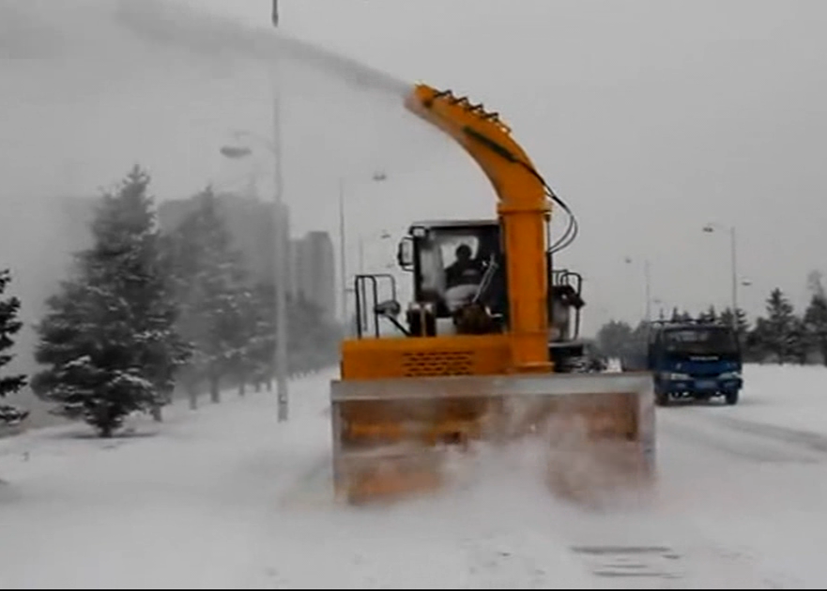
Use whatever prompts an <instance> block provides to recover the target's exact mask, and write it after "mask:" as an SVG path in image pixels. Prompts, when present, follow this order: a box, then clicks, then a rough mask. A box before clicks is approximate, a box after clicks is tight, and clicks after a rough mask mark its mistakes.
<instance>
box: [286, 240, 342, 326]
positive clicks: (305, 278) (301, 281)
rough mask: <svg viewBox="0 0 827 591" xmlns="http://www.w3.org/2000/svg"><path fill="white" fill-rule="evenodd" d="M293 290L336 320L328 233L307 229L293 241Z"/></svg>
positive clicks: (333, 276) (333, 256)
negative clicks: (305, 232) (301, 236)
mask: <svg viewBox="0 0 827 591" xmlns="http://www.w3.org/2000/svg"><path fill="white" fill-rule="evenodd" d="M291 246H292V248H291V257H290V258H291V262H290V268H291V273H292V279H293V281H294V283H293V286H294V291H293V293H294V294H295V295H297V296H299V297H302V298H304V299H305V300H307V301H309V302H312V303H314V304H315V305H317V306H318V307H319V308H320V309H321V310H322V312H323V313H324V315H325V317H326V318H327V320H328V321H331V322H333V321H335V319H336V259H335V255H334V251H333V241H332V240H331V238H330V234H328V233H327V232H320V231H314V232H308V233H307V234H306V235H305V236H304V237H303V238H301V239H300V240H294V241H292V245H291Z"/></svg>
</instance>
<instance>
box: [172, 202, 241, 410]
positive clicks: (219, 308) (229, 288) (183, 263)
mask: <svg viewBox="0 0 827 591" xmlns="http://www.w3.org/2000/svg"><path fill="white" fill-rule="evenodd" d="M196 200H197V201H198V209H197V210H196V211H194V212H193V213H192V214H190V215H189V216H188V217H187V218H186V219H185V220H184V222H183V223H182V224H181V225H180V226H179V227H178V229H177V230H176V232H175V234H174V235H173V236H172V237H171V242H172V244H171V246H170V248H171V252H172V254H171V259H172V261H173V263H172V264H173V267H174V274H175V277H176V284H177V289H176V299H177V300H178V302H179V305H180V306H181V317H180V322H179V326H180V330H181V332H182V334H183V335H185V337H186V338H187V340H188V341H189V342H191V343H192V344H193V347H194V349H195V351H194V354H193V357H192V364H191V366H190V368H189V370H190V372H191V376H192V380H193V381H194V382H198V381H201V380H202V379H206V380H207V382H208V384H209V391H210V398H211V399H212V401H213V402H219V401H220V385H221V380H222V378H224V377H225V376H227V375H231V374H239V373H242V372H243V373H246V371H247V369H248V368H249V365H250V362H249V352H248V345H249V342H250V339H251V337H252V336H253V335H252V334H251V331H252V324H253V323H252V322H251V321H250V320H249V314H250V310H251V306H252V301H253V293H252V290H251V289H250V288H249V287H248V286H247V285H246V283H247V273H246V271H245V269H244V268H243V265H242V258H241V253H240V252H238V251H237V250H235V249H234V248H233V247H232V244H231V240H230V234H229V232H228V230H227V228H226V226H225V222H224V220H223V218H222V216H221V214H220V212H219V210H218V203H217V199H216V197H215V194H214V193H213V191H212V188H211V187H207V188H206V189H205V190H204V191H202V192H201V193H199V194H198V195H197V196H196ZM246 380H247V376H246V375H245V376H244V378H242V381H246ZM193 388H194V386H193ZM191 395H192V396H194V395H195V392H194V389H193V392H192V394H191ZM191 406H193V407H194V406H195V403H194V400H193V399H192V398H191Z"/></svg>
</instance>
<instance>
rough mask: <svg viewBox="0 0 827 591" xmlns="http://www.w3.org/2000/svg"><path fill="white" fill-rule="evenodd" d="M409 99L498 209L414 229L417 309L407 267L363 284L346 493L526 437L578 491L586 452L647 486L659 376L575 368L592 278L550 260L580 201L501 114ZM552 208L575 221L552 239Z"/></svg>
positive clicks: (441, 96) (337, 403)
mask: <svg viewBox="0 0 827 591" xmlns="http://www.w3.org/2000/svg"><path fill="white" fill-rule="evenodd" d="M406 106H407V107H408V109H409V110H411V111H412V112H414V113H415V114H417V115H419V116H420V117H422V118H423V119H425V120H426V121H428V122H430V123H432V124H433V125H435V126H436V127H438V128H439V129H441V130H442V131H443V132H445V133H446V134H448V135H449V136H451V137H452V138H454V139H455V140H456V141H457V142H458V143H459V144H460V145H461V146H463V148H464V149H465V150H466V151H467V153H468V154H469V155H470V156H471V157H472V158H473V159H474V160H475V161H476V162H477V163H478V164H479V166H480V167H481V168H482V170H483V171H484V172H485V174H486V175H487V176H488V178H489V179H490V181H491V183H492V185H493V187H494V190H495V193H496V195H497V198H498V205H497V216H496V218H495V219H490V220H460V221H457V220H454V221H424V222H417V223H413V224H411V226H410V228H409V230H408V235H407V236H405V237H404V238H403V239H402V241H401V242H400V244H399V249H398V252H397V259H398V262H399V265H400V266H401V267H402V269H404V270H406V271H409V272H410V273H411V275H412V280H413V285H412V287H413V298H412V301H411V302H410V303H409V305H408V306H407V308H406V309H405V313H404V316H403V314H402V306H401V304H399V303H398V302H397V299H396V283H395V278H394V276H392V275H387V274H385V275H358V276H357V277H356V278H355V285H354V293H355V300H356V301H355V303H356V327H355V328H356V335H355V337H354V338H351V339H347V340H345V341H344V342H343V343H342V347H341V378H340V379H339V380H335V381H334V382H333V383H332V392H331V408H332V413H331V417H332V423H333V424H332V428H333V472H334V483H335V487H336V491H337V493H339V494H341V495H344V496H346V497H347V498H349V499H350V500H351V501H354V502H355V501H365V500H371V499H376V498H387V497H388V496H396V495H399V494H405V493H410V492H412V491H416V490H431V489H434V488H438V487H439V486H441V485H442V484H443V483H444V477H445V470H444V466H445V452H446V450H451V449H459V450H463V449H470V448H472V447H473V446H474V445H475V444H477V443H478V442H491V443H505V442H513V441H515V440H520V439H524V438H534V439H539V440H540V441H543V442H544V445H546V447H547V449H548V450H550V451H552V450H553V451H554V454H553V455H550V456H549V457H550V459H551V461H550V463H549V474H548V475H549V482H550V484H552V485H554V488H555V490H557V491H560V492H565V493H566V494H568V495H574V496H578V495H581V494H582V493H583V492H584V491H583V490H582V488H581V487H580V484H582V482H581V483H577V482H574V481H573V480H572V478H571V476H573V474H574V470H570V469H569V468H568V467H569V466H574V465H576V464H577V463H578V462H580V464H581V465H582V462H581V460H586V459H588V460H589V462H590V465H592V466H595V468H594V469H596V470H599V471H601V473H603V474H605V475H607V476H608V475H613V477H612V478H611V479H593V478H591V479H589V483H591V484H590V485H589V486H595V484H594V483H595V482H600V486H605V485H606V484H607V483H608V482H611V483H616V482H617V481H618V478H620V479H621V480H626V481H629V480H631V482H633V483H639V482H641V481H643V482H647V481H648V480H649V477H650V476H651V474H652V471H653V465H654V457H653V452H654V447H653V446H654V412H653V408H654V392H653V387H652V386H653V384H652V378H651V376H650V375H649V374H648V373H634V374H621V373H618V374H595V373H572V372H574V371H576V370H577V368H583V367H585V366H586V365H587V364H584V363H583V358H584V345H583V343H582V342H581V341H579V340H578V330H579V315H580V310H581V308H582V306H583V299H582V297H581V283H582V282H581V281H580V278H579V275H577V274H576V273H572V272H570V271H566V270H559V269H554V270H552V258H553V255H554V254H555V253H557V252H559V251H560V250H561V249H562V248H564V247H565V246H566V245H567V244H568V243H570V241H571V240H572V239H573V237H574V236H575V235H576V232H577V230H576V228H577V224H576V220H575V219H574V217H573V216H572V215H571V211H570V210H569V209H568V207H567V206H566V204H565V203H563V202H562V201H561V200H560V199H559V198H557V197H556V196H555V195H554V194H553V193H552V191H551V190H550V189H549V188H548V186H547V185H546V183H545V181H544V180H543V179H542V177H541V176H540V174H539V173H538V172H537V171H536V169H535V168H534V165H533V164H532V163H531V161H530V160H529V159H528V156H527V155H526V154H525V153H524V152H523V150H522V149H521V148H520V147H519V146H518V145H517V143H516V142H515V141H514V140H513V139H512V137H511V135H510V130H509V128H508V127H507V126H506V125H505V124H504V123H503V122H502V121H501V120H500V119H499V117H498V115H497V114H495V113H489V112H487V111H486V110H485V109H484V108H483V107H482V105H472V104H471V103H470V102H469V101H468V100H467V99H465V98H457V97H455V96H454V95H453V94H452V93H451V92H450V91H442V92H440V91H436V90H434V89H433V88H430V87H428V86H425V85H420V86H417V87H416V88H415V89H414V90H413V92H412V93H411V95H410V96H409V97H408V100H407V101H406ZM552 202H554V203H556V204H557V205H558V206H560V207H561V208H562V209H563V210H564V211H566V212H567V214H568V215H569V219H570V224H569V230H567V231H566V232H565V233H564V235H563V236H562V237H561V238H559V239H558V240H557V241H555V242H554V243H551V244H549V243H548V239H547V237H548V234H549V224H550V221H551V207H552ZM457 253H461V254H462V256H458V255H457ZM383 325H384V326H388V327H390V329H391V330H392V331H394V332H393V334H392V335H390V336H384V334H383V330H382V326H383ZM566 458H568V459H566ZM572 462H573V463H572Z"/></svg>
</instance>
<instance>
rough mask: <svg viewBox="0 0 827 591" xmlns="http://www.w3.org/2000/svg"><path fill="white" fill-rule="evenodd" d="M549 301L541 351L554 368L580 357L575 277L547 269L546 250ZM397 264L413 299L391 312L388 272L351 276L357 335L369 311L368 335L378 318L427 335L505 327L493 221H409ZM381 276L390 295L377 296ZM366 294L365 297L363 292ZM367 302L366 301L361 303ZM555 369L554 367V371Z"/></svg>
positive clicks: (500, 257) (501, 266)
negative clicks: (545, 345) (546, 333)
mask: <svg viewBox="0 0 827 591" xmlns="http://www.w3.org/2000/svg"><path fill="white" fill-rule="evenodd" d="M546 261H547V264H546V268H547V269H548V270H549V271H547V272H548V284H549V286H550V289H549V299H548V317H549V328H548V330H549V356H550V358H551V360H552V361H554V362H555V364H556V366H558V367H560V368H562V367H563V366H565V365H566V364H568V363H569V362H570V360H576V362H577V363H579V362H580V361H579V360H580V359H581V358H582V357H583V354H584V344H583V343H582V342H579V341H578V337H579V331H580V309H581V308H582V307H583V306H584V305H585V303H584V301H583V299H582V297H581V290H582V278H581V276H580V275H579V274H578V273H574V272H572V271H568V270H566V269H554V270H553V271H551V269H552V267H553V265H552V254H551V253H547V255H546ZM397 262H398V264H399V266H400V267H401V268H402V269H403V270H405V271H408V272H410V273H411V274H412V276H413V286H412V287H413V301H412V302H411V303H410V304H409V306H408V309H407V310H406V311H405V320H404V322H405V324H407V326H406V325H405V324H403V322H401V321H400V320H399V319H398V317H399V315H400V314H401V313H402V306H401V304H400V303H399V302H398V301H397V299H396V283H395V279H394V277H393V276H392V275H388V274H383V275H359V276H357V277H356V285H355V289H354V291H355V293H356V314H357V326H356V330H357V336H358V338H362V336H363V333H364V332H366V331H367V330H369V327H370V324H371V322H370V321H369V317H368V314H369V311H370V310H372V312H373V319H372V320H373V322H372V324H373V328H374V332H375V336H376V337H377V338H378V337H379V336H380V329H379V324H380V319H382V318H384V319H385V320H387V321H390V322H391V323H392V324H393V325H394V326H395V327H396V331H397V334H401V335H404V336H407V337H431V336H437V335H446V334H491V333H500V332H503V331H504V330H505V327H506V326H507V322H508V289H507V281H506V261H505V254H504V252H503V248H502V237H501V231H500V224H499V222H498V220H462V221H455V220H450V221H422V222H416V223H414V224H411V226H410V227H409V228H408V235H407V236H405V237H404V238H403V239H402V240H401V241H400V243H399V247H398V250H397ZM383 279H385V280H388V281H389V283H390V287H391V299H389V300H386V301H381V302H380V301H379V295H378V294H379V288H378V286H379V283H380V282H381V280H383ZM370 291H372V292H373V297H372V298H371V297H369V292H370ZM371 299H372V300H373V305H370V304H369V303H368V301H369V300H371ZM558 371H559V370H558Z"/></svg>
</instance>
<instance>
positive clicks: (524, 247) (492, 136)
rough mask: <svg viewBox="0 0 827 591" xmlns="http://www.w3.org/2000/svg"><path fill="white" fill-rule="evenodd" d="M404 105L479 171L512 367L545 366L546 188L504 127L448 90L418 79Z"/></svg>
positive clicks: (542, 368)
mask: <svg viewBox="0 0 827 591" xmlns="http://www.w3.org/2000/svg"><path fill="white" fill-rule="evenodd" d="M405 106H406V107H407V109H408V110H410V111H411V112H413V113H414V114H416V115H418V116H419V117H421V118H422V119H424V120H426V121H428V122H429V123H431V124H432V125H434V126H436V127H437V128H439V129H440V130H442V131H443V132H444V133H445V134H447V135H449V136H450V137H452V138H453V139H454V140H455V141H456V142H458V143H459V144H460V145H461V146H462V147H463V148H464V149H465V151H466V152H467V153H468V154H469V155H470V156H471V158H473V159H474V161H476V163H477V164H478V165H479V166H480V168H481V169H482V170H483V172H485V174H486V176H487V177H488V179H489V180H490V181H491V184H492V185H493V187H494V191H495V193H496V194H497V197H498V200H499V201H498V203H497V213H498V214H499V216H500V217H501V219H502V226H503V240H504V246H505V252H507V253H508V257H507V258H506V277H507V278H508V294H509V308H510V309H509V324H510V327H509V336H510V339H511V353H512V358H513V362H514V368H515V369H516V370H517V371H521V372H533V371H548V370H549V369H550V364H549V362H548V307H547V301H548V300H547V297H548V289H549V286H548V275H547V273H546V250H547V245H546V235H545V224H546V222H547V220H548V219H549V217H550V215H551V200H550V199H549V198H548V188H547V186H546V184H545V182H544V181H543V179H542V177H541V176H540V175H539V174H538V173H537V171H536V169H535V167H534V164H533V163H532V162H531V160H530V159H529V157H528V155H527V154H526V153H525V151H524V150H523V149H522V148H521V147H520V145H519V144H518V143H517V142H516V141H514V139H513V138H512V137H511V129H510V128H509V127H508V125H506V124H505V123H504V122H503V121H502V120H501V119H500V118H499V115H498V114H497V113H490V112H487V111H485V109H484V108H483V106H482V105H473V104H471V102H470V101H469V100H468V99H467V98H464V97H460V98H458V97H456V96H455V95H454V94H453V93H452V92H451V91H438V90H436V89H434V88H432V87H430V86H427V85H424V84H420V85H417V86H415V87H414V89H413V91H412V92H411V93H410V94H409V95H408V97H407V99H406V101H405Z"/></svg>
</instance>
